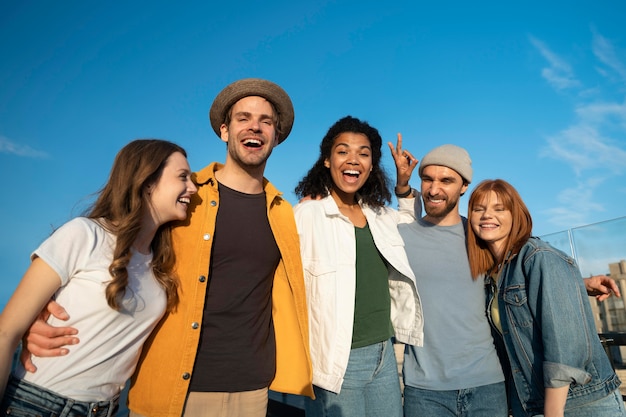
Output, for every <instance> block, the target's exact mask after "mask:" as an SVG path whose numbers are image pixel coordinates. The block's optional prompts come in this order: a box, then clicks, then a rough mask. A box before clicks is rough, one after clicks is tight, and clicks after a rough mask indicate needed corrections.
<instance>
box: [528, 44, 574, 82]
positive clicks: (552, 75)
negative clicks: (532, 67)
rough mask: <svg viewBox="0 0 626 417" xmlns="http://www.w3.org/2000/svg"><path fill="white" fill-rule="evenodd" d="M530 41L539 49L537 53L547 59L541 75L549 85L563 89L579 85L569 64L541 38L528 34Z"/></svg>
mask: <svg viewBox="0 0 626 417" xmlns="http://www.w3.org/2000/svg"><path fill="white" fill-rule="evenodd" d="M529 38H530V42H531V43H532V44H533V45H534V46H535V48H537V50H539V53H541V55H542V56H543V57H544V58H545V59H546V60H547V61H548V64H550V66H548V67H546V68H543V69H542V70H541V75H542V76H543V78H545V79H546V80H547V81H548V82H549V83H550V85H552V86H553V87H554V88H556V89H557V90H565V89H568V88H573V87H580V81H578V80H577V79H576V77H575V76H574V71H573V70H572V68H571V66H570V65H569V64H568V63H567V61H564V60H563V59H561V58H560V57H559V56H558V55H556V54H555V53H554V52H552V51H551V50H550V49H549V48H548V47H547V45H546V44H545V43H543V42H542V41H541V40H539V39H537V38H535V37H533V36H530V37H529Z"/></svg>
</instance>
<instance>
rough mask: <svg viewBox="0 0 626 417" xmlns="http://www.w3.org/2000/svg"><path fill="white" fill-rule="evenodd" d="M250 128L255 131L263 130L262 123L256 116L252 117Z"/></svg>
mask: <svg viewBox="0 0 626 417" xmlns="http://www.w3.org/2000/svg"><path fill="white" fill-rule="evenodd" d="M250 130H251V131H253V132H259V131H260V130H261V123H260V121H259V120H257V119H255V118H251V119H250Z"/></svg>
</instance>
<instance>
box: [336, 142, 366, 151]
mask: <svg viewBox="0 0 626 417" xmlns="http://www.w3.org/2000/svg"><path fill="white" fill-rule="evenodd" d="M338 146H346V147H348V148H350V145H349V144H347V143H345V142H341V143H335V148H336V147H338ZM359 149H369V150H370V151H371V150H372V147H371V146H369V145H362V146H359Z"/></svg>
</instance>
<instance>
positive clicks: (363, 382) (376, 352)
mask: <svg viewBox="0 0 626 417" xmlns="http://www.w3.org/2000/svg"><path fill="white" fill-rule="evenodd" d="M313 389H314V390H315V397H316V398H315V400H311V399H310V398H306V400H305V408H306V415H307V417H380V416H385V417H402V396H401V394H400V378H399V375H398V365H397V362H396V357H395V354H394V350H393V343H392V342H391V340H387V341H385V342H380V343H375V344H373V345H369V346H364V347H361V348H356V349H352V350H351V351H350V359H349V361H348V368H347V369H346V374H345V376H344V380H343V384H342V385H341V392H340V393H339V394H335V393H334V392H331V391H327V390H325V389H322V388H320V387H317V386H313Z"/></svg>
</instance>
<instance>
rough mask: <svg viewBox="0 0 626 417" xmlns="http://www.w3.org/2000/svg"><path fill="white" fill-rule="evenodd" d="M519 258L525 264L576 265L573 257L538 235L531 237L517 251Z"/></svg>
mask: <svg viewBox="0 0 626 417" xmlns="http://www.w3.org/2000/svg"><path fill="white" fill-rule="evenodd" d="M519 258H521V259H523V261H524V263H525V264H534V263H549V264H552V265H557V264H562V265H565V264H568V265H570V266H576V261H575V260H574V258H572V257H571V256H569V255H568V254H566V253H565V252H562V251H561V250H559V249H557V248H555V247H554V246H552V245H550V244H549V243H548V242H545V241H543V240H541V239H539V238H538V237H531V238H530V239H528V241H526V243H525V244H524V245H523V246H522V248H521V249H520V251H519Z"/></svg>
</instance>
